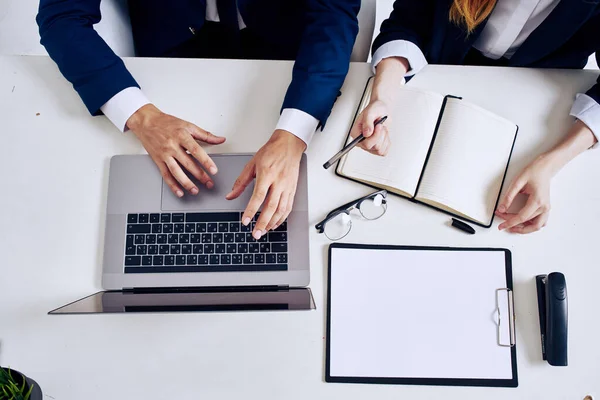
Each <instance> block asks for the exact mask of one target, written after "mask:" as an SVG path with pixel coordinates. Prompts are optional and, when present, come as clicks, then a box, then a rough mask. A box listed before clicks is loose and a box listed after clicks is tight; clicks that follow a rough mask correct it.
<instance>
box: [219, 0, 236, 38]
mask: <svg viewBox="0 0 600 400" xmlns="http://www.w3.org/2000/svg"><path fill="white" fill-rule="evenodd" d="M217 10H218V11H219V20H220V21H221V23H222V24H223V25H225V26H226V27H227V29H228V30H229V31H230V32H236V31H238V30H239V24H238V18H237V0H217Z"/></svg>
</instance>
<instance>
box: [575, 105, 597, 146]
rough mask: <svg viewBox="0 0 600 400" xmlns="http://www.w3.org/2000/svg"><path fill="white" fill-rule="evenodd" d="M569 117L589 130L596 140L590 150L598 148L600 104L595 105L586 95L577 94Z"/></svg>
mask: <svg viewBox="0 0 600 400" xmlns="http://www.w3.org/2000/svg"><path fill="white" fill-rule="evenodd" d="M570 115H571V116H572V117H575V118H577V119H578V120H580V121H581V122H583V123H584V124H586V125H587V127H588V128H590V130H591V131H592V133H593V134H594V136H596V139H597V140H598V142H596V144H595V145H593V146H592V149H595V148H596V147H598V144H600V104H598V103H596V101H595V100H594V99H592V98H591V97H590V96H588V95H587V94H583V93H577V96H575V102H574V103H573V107H571V112H570Z"/></svg>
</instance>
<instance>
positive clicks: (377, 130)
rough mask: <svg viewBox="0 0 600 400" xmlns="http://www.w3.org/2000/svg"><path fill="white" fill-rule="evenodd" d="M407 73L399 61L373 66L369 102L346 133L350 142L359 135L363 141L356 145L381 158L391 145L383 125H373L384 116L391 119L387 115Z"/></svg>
mask: <svg viewBox="0 0 600 400" xmlns="http://www.w3.org/2000/svg"><path fill="white" fill-rule="evenodd" d="M408 69H409V64H408V60H407V59H406V58H403V57H390V58H385V59H383V60H381V62H380V63H379V64H377V68H376V74H375V78H374V81H373V89H372V90H371V101H370V103H369V105H368V106H367V107H366V108H365V109H364V110H362V112H361V113H360V114H359V116H358V118H356V121H355V123H354V126H353V127H352V130H351V131H350V136H351V137H352V138H356V137H357V136H359V135H360V134H361V133H362V134H363V136H364V137H366V139H365V140H363V141H362V142H361V143H360V144H359V145H358V146H359V147H360V148H362V149H364V150H366V151H368V152H370V153H372V154H376V155H378V156H385V155H386V154H387V153H388V151H389V149H390V145H391V141H390V134H389V132H388V129H387V127H386V126H385V123H382V124H379V125H377V126H375V122H376V121H377V120H379V119H380V118H383V117H384V116H388V118H391V117H392V116H391V115H389V112H390V111H391V106H392V105H393V103H394V98H395V95H396V93H397V92H398V89H399V87H400V85H402V84H403V82H404V75H406V71H408ZM388 121H389V120H388Z"/></svg>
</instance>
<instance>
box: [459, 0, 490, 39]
mask: <svg viewBox="0 0 600 400" xmlns="http://www.w3.org/2000/svg"><path fill="white" fill-rule="evenodd" d="M495 5H496V0H454V2H453V3H452V7H451V8H450V21H452V22H454V23H455V24H456V25H462V26H464V27H466V28H467V31H468V32H469V33H471V32H473V30H474V29H475V28H476V27H477V25H479V24H480V23H482V22H483V21H484V20H485V19H486V18H487V17H488V16H489V15H490V14H491V13H492V11H493V10H494V6H495Z"/></svg>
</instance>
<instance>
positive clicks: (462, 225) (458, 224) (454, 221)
mask: <svg viewBox="0 0 600 400" xmlns="http://www.w3.org/2000/svg"><path fill="white" fill-rule="evenodd" d="M452 226H453V227H455V228H457V229H460V230H461V231H463V232H466V233H468V234H469V235H474V234H475V229H473V227H472V226H471V225H469V224H466V223H464V222H462V221H459V220H457V219H456V218H452Z"/></svg>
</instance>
